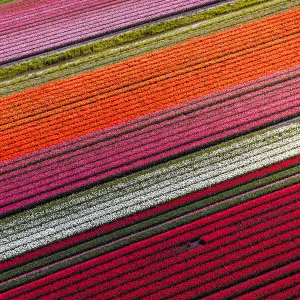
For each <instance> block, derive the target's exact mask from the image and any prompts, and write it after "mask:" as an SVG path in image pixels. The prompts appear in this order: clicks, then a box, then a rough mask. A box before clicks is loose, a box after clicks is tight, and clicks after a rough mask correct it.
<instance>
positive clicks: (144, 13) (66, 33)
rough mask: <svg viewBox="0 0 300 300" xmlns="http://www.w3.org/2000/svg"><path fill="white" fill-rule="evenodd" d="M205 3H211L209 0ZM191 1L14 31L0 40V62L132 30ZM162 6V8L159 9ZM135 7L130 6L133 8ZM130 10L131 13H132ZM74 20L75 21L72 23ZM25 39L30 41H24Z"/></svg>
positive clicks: (130, 8)
mask: <svg viewBox="0 0 300 300" xmlns="http://www.w3.org/2000/svg"><path fill="white" fill-rule="evenodd" d="M208 1H209V2H211V0H208ZM191 2H196V3H193V4H190V5H189V3H185V5H184V6H182V4H180V5H179V4H176V5H175V4H174V6H173V7H172V6H170V5H168V3H165V1H164V2H163V4H159V3H156V2H151V4H152V5H154V7H151V5H150V3H148V7H147V9H146V10H145V7H144V6H142V7H140V8H138V7H137V9H136V10H135V9H133V8H132V7H129V8H128V12H127V14H126V12H124V13H125V15H124V13H123V12H122V13H121V14H120V11H118V9H117V10H116V11H115V12H114V11H113V10H114V9H113V8H111V9H110V13H108V12H101V11H99V12H98V13H97V12H95V11H93V15H92V16H88V18H87V19H83V20H82V21H81V22H80V21H79V20H73V18H71V19H70V20H71V22H72V24H68V22H67V23H66V20H65V21H64V22H62V23H61V24H57V25H55V24H51V26H48V27H46V28H45V29H44V30H43V29H42V28H41V29H40V28H36V29H35V30H32V31H30V29H29V30H25V31H23V32H21V33H20V32H16V33H12V34H8V36H5V40H4V41H3V42H4V43H8V44H7V45H6V47H5V49H3V51H2V55H1V56H0V60H1V61H2V62H8V61H11V60H16V59H20V58H22V57H28V56H31V55H33V54H37V53H43V52H45V51H48V50H51V49H56V48H59V47H62V46H65V45H69V44H74V43H77V42H80V41H84V40H86V39H90V38H93V37H97V36H99V35H104V34H107V33H111V32H115V31H118V30H120V29H122V28H128V27H132V26H133V25H136V24H143V23H145V22H149V21H150V20H155V19H158V18H160V17H163V16H166V15H169V14H174V13H176V12H177V11H178V10H179V9H180V10H188V9H191V8H192V7H195V6H198V5H199V1H195V0H191ZM157 4H158V5H159V7H160V10H157V6H156V5H157ZM162 5H166V6H165V7H161V6H162ZM135 6H136V5H135ZM135 6H133V7H134V8H135ZM132 10H134V11H133V12H132ZM130 13H132V15H130ZM137 16H138V17H137ZM99 18H100V19H101V20H102V22H101V24H100V23H99ZM74 21H76V22H75V23H74ZM69 22H70V21H69ZM74 25H76V26H74ZM78 26H79V27H78ZM65 28H68V30H65ZM79 28H80V30H79ZM29 36H30V42H28V38H29ZM0 39H1V38H0ZM5 41H6V42H5Z"/></svg>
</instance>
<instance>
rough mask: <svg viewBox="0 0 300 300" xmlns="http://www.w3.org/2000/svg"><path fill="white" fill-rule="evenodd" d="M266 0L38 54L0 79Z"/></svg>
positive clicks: (3, 72) (242, 0) (0, 72)
mask: <svg viewBox="0 0 300 300" xmlns="http://www.w3.org/2000/svg"><path fill="white" fill-rule="evenodd" d="M295 1H296V0H295ZM295 1H288V0H281V1H280V3H282V4H284V3H288V4H289V5H290V7H292V6H293V2H295ZM266 2H270V0H268V1H264V0H238V1H237V2H234V3H229V4H223V5H220V6H218V7H215V8H212V9H209V10H206V11H201V12H198V13H196V14H193V15H189V16H184V17H179V18H175V19H171V20H167V21H163V22H161V23H156V24H151V25H147V26H145V27H142V28H139V29H135V30H132V31H130V32H126V33H123V34H119V35H116V36H113V37H110V38H107V39H103V40H101V41H99V42H94V43H91V44H87V45H84V46H79V47H76V48H72V49H69V50H66V51H62V52H59V53H55V54H51V55H48V56H44V57H40V58H37V59H32V60H30V61H27V62H24V63H20V64H16V65H12V66H9V67H6V68H3V69H1V70H0V80H5V79H9V78H12V77H14V76H17V75H21V74H24V73H27V72H31V71H36V70H41V69H43V68H45V67H49V66H51V65H54V64H56V63H60V62H65V61H68V60H70V59H74V58H78V57H81V56H86V55H90V54H93V53H97V52H100V51H103V50H106V49H109V48H112V47H116V46H120V45H124V44H126V43H129V42H133V41H137V40H141V39H144V38H147V37H151V36H154V35H157V34H159V33H163V32H166V31H169V30H172V29H175V28H179V27H182V26H186V25H189V24H193V23H195V22H199V21H205V20H208V19H211V18H215V17H217V16H220V15H223V14H228V13H231V12H234V11H238V10H240V9H243V8H246V7H250V6H254V5H257V4H261V3H266ZM296 2H297V1H296Z"/></svg>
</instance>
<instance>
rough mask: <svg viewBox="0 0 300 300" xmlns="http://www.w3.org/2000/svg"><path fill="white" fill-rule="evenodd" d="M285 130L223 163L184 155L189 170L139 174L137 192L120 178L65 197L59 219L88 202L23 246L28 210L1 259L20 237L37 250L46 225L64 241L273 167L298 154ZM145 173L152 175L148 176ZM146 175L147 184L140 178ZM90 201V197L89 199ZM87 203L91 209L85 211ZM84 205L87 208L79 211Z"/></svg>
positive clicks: (32, 230) (32, 231) (12, 250)
mask: <svg viewBox="0 0 300 300" xmlns="http://www.w3.org/2000/svg"><path fill="white" fill-rule="evenodd" d="M289 128H290V129H292V131H293V132H292V134H295V136H294V137H288V136H287V137H286V140H284V139H283V140H282V138H283V137H281V139H280V140H279V141H277V142H274V143H273V144H271V145H272V146H271V145H268V142H270V140H268V139H267V141H266V142H261V145H259V143H256V144H255V146H254V145H253V148H254V149H251V147H249V146H248V147H245V146H244V147H242V149H241V148H238V149H237V150H234V151H233V153H231V152H230V151H229V153H230V156H229V158H227V159H226V154H225V153H226V152H227V151H228V150H227V151H226V148H225V149H222V150H223V151H226V152H225V153H224V154H225V155H223V157H222V156H219V155H220V154H219V155H217V156H215V155H216V154H217V153H216V154H214V153H213V152H212V154H213V155H214V156H212V157H211V158H210V159H209V160H208V161H207V163H208V165H204V166H202V165H203V159H204V157H203V156H202V157H201V156H200V157H201V158H202V161H201V160H200V162H199V163H197V162H196V161H195V159H192V160H191V158H189V157H188V158H189V160H191V161H190V162H191V163H192V166H193V167H192V168H191V167H183V172H184V173H183V174H182V175H179V174H178V175H177V174H176V173H175V178H172V176H174V174H171V173H172V172H171V169H170V167H167V168H164V169H161V168H160V169H158V170H157V171H158V172H157V171H156V172H155V171H154V170H152V171H151V172H148V174H147V176H143V174H141V175H139V174H138V175H136V176H138V177H137V178H139V180H142V183H141V184H140V186H138V188H139V189H141V191H138V190H137V185H136V180H134V177H133V178H132V179H131V182H130V177H126V178H125V179H123V180H119V181H120V182H119V184H116V183H113V185H112V184H111V187H109V184H106V185H102V186H100V187H99V188H100V190H99V191H97V193H95V192H93V189H92V190H91V191H87V192H85V193H81V195H82V197H81V198H80V194H77V195H74V196H73V197H72V196H71V197H69V198H67V199H65V200H67V202H66V204H67V205H62V207H59V206H58V205H56V206H55V210H58V212H56V216H57V217H59V215H60V214H61V212H62V211H64V212H65V213H66V214H67V213H68V212H71V213H72V211H73V210H74V209H75V207H76V206H74V205H75V203H76V202H78V201H79V202H83V201H87V203H86V204H88V206H87V205H83V204H81V205H80V211H77V212H76V213H74V214H71V215H70V216H68V215H63V216H61V217H62V218H61V219H59V220H54V221H51V222H50V223H47V224H46V225H41V226H39V230H38V232H36V231H37V227H35V228H30V229H29V230H28V233H29V235H30V239H32V242H30V243H28V238H29V237H28V236H27V233H26V231H25V226H28V224H30V225H29V226H30V227H31V226H35V225H36V222H34V219H35V218H37V217H39V215H38V214H34V213H33V210H32V211H31V212H30V213H31V214H30V215H28V217H29V218H30V221H29V219H28V220H27V223H26V224H25V225H23V224H22V225H21V224H20V222H18V224H15V225H16V226H15V227H14V229H12V234H11V235H10V236H9V237H7V238H5V239H4V240H6V239H7V243H8V244H6V245H2V246H3V247H1V252H3V253H2V255H3V258H4V257H6V256H7V255H9V256H14V255H15V254H18V252H19V251H20V250H21V249H22V250H21V253H22V252H23V251H24V248H23V247H21V249H20V248H18V247H16V246H17V244H18V245H19V244H20V243H21V244H22V243H23V242H22V241H23V239H25V240H27V242H26V245H25V247H29V248H34V247H37V246H41V243H42V245H43V244H44V243H45V240H44V239H43V238H44V237H45V236H44V235H45V234H46V235H48V234H47V228H50V227H51V230H52V232H55V230H58V232H57V233H55V234H54V235H53V236H52V237H51V239H52V241H53V238H54V239H59V238H62V236H61V235H63V236H65V237H66V235H72V234H75V233H78V232H80V231H83V230H87V229H89V228H91V227H93V226H98V225H100V224H101V223H102V224H103V223H107V222H109V221H111V220H113V219H117V218H120V217H123V216H124V214H125V215H128V214H131V213H133V212H135V211H139V210H142V209H145V208H148V207H151V206H153V205H157V204H159V203H163V202H167V201H169V200H171V199H174V198H177V197H180V196H183V195H185V194H187V193H191V192H193V191H195V190H199V189H201V188H205V187H207V185H212V184H216V183H218V182H221V181H224V180H228V179H230V178H233V177H235V176H238V175H241V174H243V172H250V171H253V170H255V169H257V168H261V167H263V166H266V165H268V164H270V163H275V162H278V161H280V160H283V159H285V158H288V157H292V156H294V155H297V153H298V152H299V151H298V150H297V144H298V142H297V139H298V136H297V133H296V132H295V131H296V128H295V126H292V127H290V126H288V125H287V126H284V128H283V129H282V131H281V133H282V136H284V133H285V132H287V130H288V129H289ZM275 132H276V129H275ZM262 137H265V138H266V135H262ZM254 140H255V139H254ZM254 140H251V139H250V140H249V141H248V143H249V142H250V141H251V142H254ZM264 144H266V146H263V145H264ZM246 145H247V144H246ZM235 146H240V147H241V146H242V145H241V144H237V145H235ZM256 147H257V149H256ZM287 149H288V150H287ZM244 151H246V152H244ZM297 151H298V152H297ZM217 152H218V150H217ZM243 152H244V153H243ZM200 153H201V152H200ZM229 153H228V154H229ZM200 157H199V158H200ZM214 157H215V159H217V161H216V163H213V160H214ZM208 158H209V157H208ZM186 159H187V158H185V160H186ZM220 159H221V161H220ZM187 161H188V160H187ZM199 164H200V165H199ZM197 165H199V167H196V166H197ZM233 165H235V167H234V168H233V167H232V166H233ZM180 166H181V163H180V160H179V165H178V162H176V163H175V164H174V162H173V167H176V169H179V168H180ZM201 166H202V167H201ZM195 168H199V169H198V170H197V169H195ZM163 170H164V172H166V173H165V174H166V175H163V176H162V177H163V178H162V179H165V180H163V181H161V180H162V179H161V178H157V177H158V176H157V175H158V174H159V173H160V172H161V171H163ZM194 170H195V171H194ZM187 172H188V173H187ZM155 173H157V174H155ZM178 173H179V170H178ZM185 173H187V174H185ZM149 175H152V176H151V177H150V178H149ZM176 175H177V176H176ZM136 176H135V177H136ZM170 176H171V178H170V179H168V177H170ZM147 177H148V180H146V178H147ZM124 180H125V181H124ZM122 181H124V183H125V184H126V186H127V187H125V186H124V184H123V183H122ZM155 182H156V183H155ZM130 184H132V185H130ZM153 184H154V185H153ZM174 185H175V186H176V189H174ZM118 186H119V187H118ZM119 188H121V190H119V191H118V189H119ZM124 188H126V193H128V194H124ZM101 191H102V192H101ZM169 193H171V194H169ZM84 194H86V195H84ZM101 194H102V195H101ZM95 197H96V199H95V200H92V199H93V198H95ZM72 198H74V200H71V199H72ZM33 199H34V198H33ZM61 201H62V200H57V201H56V203H57V202H61ZM24 202H26V201H24ZM90 205H92V206H91V207H90ZM64 206H65V207H64ZM85 206H87V207H86V208H85ZM2 210H3V209H2ZM47 210H48V213H50V211H51V208H50V209H47ZM52 210H53V209H52ZM76 210H77V209H76ZM48 218H49V217H48ZM43 219H44V221H45V220H47V217H46V218H41V219H39V220H38V223H40V222H43ZM74 219H75V220H74ZM24 220H25V219H24ZM79 220H80V221H79ZM28 221H29V222H28ZM62 222H63V223H62ZM65 222H66V223H65ZM99 222H100V223H99ZM74 223H75V224H74ZM3 225H4V227H5V228H7V230H5V232H6V233H8V234H10V231H11V230H9V229H8V227H10V222H9V219H5V224H3ZM18 226H22V229H21V231H22V234H21V235H20V234H16V237H15V236H14V235H13V232H14V231H16V232H18V231H19V230H18ZM49 226H50V227H49ZM86 226H88V227H86ZM43 228H45V230H46V231H43ZM21 236H23V239H21ZM60 236H61V237H60ZM15 238H17V240H15V241H13V240H14V239H15ZM36 238H38V240H36V241H35V242H33V241H34V240H35V239H36ZM51 239H50V238H49V236H48V241H50V240H51ZM4 240H3V241H2V242H3V243H2V244H4V243H5V241H4ZM12 241H13V242H12ZM7 247H9V249H6V248H7Z"/></svg>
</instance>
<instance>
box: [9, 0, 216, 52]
mask: <svg viewBox="0 0 300 300" xmlns="http://www.w3.org/2000/svg"><path fill="white" fill-rule="evenodd" d="M214 2H215V1H214V0H205V1H202V3H201V2H199V1H195V0H190V1H188V2H187V3H184V4H181V5H180V6H179V3H178V0H167V1H161V0H156V1H155V2H151V3H149V2H148V1H145V0H144V1H140V2H134V1H127V2H125V3H123V5H122V4H117V5H114V6H108V7H105V6H103V5H101V4H100V5H99V3H97V4H96V5H93V6H86V3H81V5H83V6H84V7H85V9H79V10H77V9H76V10H73V11H69V12H68V11H65V12H64V13H63V14H61V11H59V13H58V14H57V12H56V13H55V14H54V16H53V18H51V17H50V18H48V17H47V18H43V16H40V14H39V15H38V16H37V19H36V21H37V22H36V21H35V20H34V18H32V19H30V20H31V21H33V22H32V24H28V26H26V25H25V26H24V25H23V24H18V26H17V27H16V28H12V27H11V26H10V24H6V26H3V31H4V34H5V36H7V38H8V40H7V42H6V45H9V43H8V42H9V41H10V42H12V43H15V45H16V46H17V45H19V42H20V40H22V38H23V37H26V36H28V35H29V34H37V37H38V36H40V37H41V39H43V36H42V34H45V33H46V34H47V33H49V34H51V37H54V36H55V35H57V36H58V35H60V36H62V37H63V35H65V34H66V33H67V30H66V28H71V30H72V27H74V24H75V23H76V24H78V27H77V28H74V29H73V30H72V31H73V33H75V32H79V31H78V30H77V29H78V28H84V29H87V28H89V27H90V26H91V25H93V24H94V25H96V27H97V26H98V25H99V22H97V18H98V20H99V18H101V20H103V23H101V26H99V29H101V30H107V29H109V28H111V27H112V26H111V24H113V23H115V21H116V20H120V15H122V16H123V20H122V21H125V22H120V25H122V23H124V24H129V25H131V22H130V23H128V21H130V20H133V18H132V17H133V16H134V15H135V16H136V17H137V18H136V20H135V21H134V22H133V23H137V21H139V20H141V21H143V20H145V21H146V20H147V19H148V18H150V19H151V18H155V19H159V18H160V17H163V16H164V15H169V14H171V15H172V14H176V13H177V12H179V11H183V10H189V9H193V8H195V7H198V6H204V7H205V6H206V5H207V4H211V3H214ZM124 4H125V5H124ZM145 6H146V7H147V9H145ZM157 7H160V9H159V10H158V9H157ZM120 27H122V26H120ZM12 29H13V30H12ZM93 29H95V28H93ZM56 30H57V33H56V32H55V31H56ZM16 33H19V35H16ZM10 39H12V40H10Z"/></svg>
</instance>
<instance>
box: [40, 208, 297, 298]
mask: <svg viewBox="0 0 300 300" xmlns="http://www.w3.org/2000/svg"><path fill="white" fill-rule="evenodd" d="M261 209H262V210H264V207H262V208H261ZM285 209H286V212H285V213H283V215H282V216H278V220H276V221H278V222H279V223H281V224H280V225H283V227H284V223H285V222H287V221H289V220H293V219H295V217H297V216H299V213H298V214H297V212H296V211H295V209H294V211H289V208H288V206H286V207H285ZM282 211H285V210H284V209H283V208H282ZM249 214H250V215H255V213H254V212H253V213H252V212H251V211H250V213H249ZM249 214H248V215H249ZM264 216H265V217H266V222H265V223H269V224H268V226H266V224H264V223H263V222H262V220H261V219H260V220H259V219H258V220H257V221H256V222H253V224H250V226H248V227H245V229H244V230H245V231H246V232H247V233H248V234H249V233H250V232H252V234H253V232H255V233H257V231H258V230H257V229H258V228H256V231H253V229H252V228H251V227H252V226H255V225H258V226H257V227H259V228H260V231H263V230H268V229H269V228H270V224H272V221H273V222H274V219H275V218H271V219H269V218H268V213H267V212H266V213H265V212H263V213H261V214H260V217H261V218H263V217H264ZM257 218H259V217H258V216H257ZM282 223H283V224H282ZM225 228H226V227H225ZM249 229H250V230H249ZM202 230H204V229H203V228H202ZM249 231H250V232H249ZM199 232H200V234H199ZM246 232H244V233H243V234H244V236H245V235H246V234H245V233H246ZM234 233H238V230H237V231H235V232H234ZM188 235H189V236H188ZM195 235H196V236H197V235H198V236H199V235H201V230H198V232H193V234H191V232H189V234H185V236H181V238H182V240H186V241H187V243H186V244H187V246H189V245H188V241H189V240H191V239H192V237H194V236H195ZM226 238H227V240H229V239H230V236H227V237H224V240H225V239H226ZM201 240H202V239H201ZM224 240H223V241H222V239H218V241H217V242H216V241H214V242H212V243H210V244H209V245H210V247H211V246H212V245H211V244H215V245H214V246H215V247H216V244H218V246H220V241H221V243H222V244H224ZM232 240H233V239H231V242H232ZM178 244H179V243H178V242H177V243H174V242H173V251H172V248H171V249H166V250H165V249H163V247H162V249H160V250H159V252H158V253H157V249H155V248H157V247H155V246H154V247H153V249H152V253H149V252H148V253H147V254H148V255H147V257H146V258H143V257H142V258H139V259H136V260H135V261H134V262H133V263H132V262H130V265H129V266H128V264H126V265H124V258H123V259H122V263H123V264H122V265H118V263H120V260H116V262H115V263H112V262H110V263H108V264H107V265H106V266H105V267H104V268H103V269H104V270H103V269H102V268H101V270H99V269H98V268H97V269H98V270H97V269H96V270H95V269H94V270H93V271H92V270H91V269H90V270H88V273H89V275H90V276H92V277H96V276H97V277H98V275H100V274H101V279H100V280H99V277H98V282H97V283H98V284H100V283H102V282H103V283H102V285H103V284H104V285H109V284H111V289H113V288H115V287H116V286H115V284H120V285H122V284H124V283H127V281H128V279H129V278H128V277H129V276H130V277H131V279H132V277H133V274H132V273H135V274H134V275H135V276H136V275H137V274H136V273H140V272H141V271H142V270H141V269H143V268H151V267H150V265H149V262H150V261H152V263H150V264H153V263H158V264H160V265H161V266H163V265H162V263H163V261H162V260H164V259H168V258H170V257H173V258H174V255H176V252H177V251H176V250H180V248H179V249H178V248H177V247H178V246H179V247H180V246H181V247H182V245H180V244H179V245H178ZM164 245H165V244H164ZM205 245H206V244H205ZM162 246H163V245H162ZM215 247H211V248H210V251H211V250H212V248H215ZM174 248H175V249H174ZM176 248H177V249H176ZM182 248H183V249H182V250H188V249H184V248H185V245H183V247H182ZM172 252H173V253H172ZM144 254H145V253H144ZM149 254H150V255H149ZM131 259H132V258H131ZM108 266H109V267H108ZM141 266H142V268H141ZM156 267H157V266H156ZM124 268H126V270H124ZM84 271H87V270H84ZM84 271H83V273H81V272H80V273H77V274H76V276H72V277H73V278H70V280H68V281H69V282H68V284H65V286H62V284H61V282H60V281H59V280H58V281H56V282H55V283H54V284H53V289H52V291H53V292H54V291H55V292H56V289H61V288H62V287H64V288H66V287H68V290H69V292H71V289H73V287H74V285H76V287H77V288H78V289H79V288H80V286H81V287H82V284H84V283H85V284H86V282H85V279H86V277H85V278H83V277H82V276H83V275H84V273H85V274H86V272H84ZM91 271H92V272H93V273H92V272H91ZM99 271H100V272H99ZM124 271H125V272H124ZM91 273H92V274H91ZM99 273H100V274H99ZM118 273H119V274H122V273H123V274H122V277H121V276H116V275H117V274H118ZM72 275H73V274H72ZM74 275H75V274H74ZM145 275H146V274H145ZM147 275H148V274H147ZM89 278H90V279H91V277H89ZM70 284H72V287H70ZM42 290H43V289H41V290H40V291H39V292H42V293H44V292H45V289H44V291H42ZM103 292H104V290H103Z"/></svg>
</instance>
